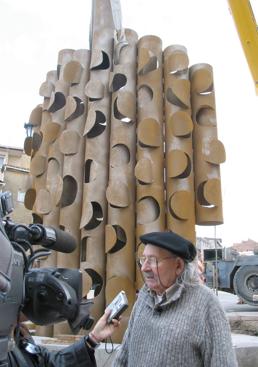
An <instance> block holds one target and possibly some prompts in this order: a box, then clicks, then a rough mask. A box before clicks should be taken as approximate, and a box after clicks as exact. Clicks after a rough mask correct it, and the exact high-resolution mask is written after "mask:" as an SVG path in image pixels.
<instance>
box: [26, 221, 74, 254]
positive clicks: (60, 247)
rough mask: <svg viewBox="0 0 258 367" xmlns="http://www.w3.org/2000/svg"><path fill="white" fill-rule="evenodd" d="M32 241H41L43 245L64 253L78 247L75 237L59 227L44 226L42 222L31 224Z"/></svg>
mask: <svg viewBox="0 0 258 367" xmlns="http://www.w3.org/2000/svg"><path fill="white" fill-rule="evenodd" d="M30 234H31V235H32V239H31V242H32V243H33V242H35V243H40V244H41V245H42V246H43V247H45V248H47V249H50V250H55V251H59V252H64V253H71V252H73V251H74V250H75V248H76V240H75V238H74V237H73V236H72V235H71V234H70V233H68V232H65V231H62V230H61V229H59V228H54V227H44V226H42V225H41V224H32V225H31V226H30Z"/></svg>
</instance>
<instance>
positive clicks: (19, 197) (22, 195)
mask: <svg viewBox="0 0 258 367" xmlns="http://www.w3.org/2000/svg"><path fill="white" fill-rule="evenodd" d="M24 198H25V192H24V191H18V193H17V201H18V202H19V203H24Z"/></svg>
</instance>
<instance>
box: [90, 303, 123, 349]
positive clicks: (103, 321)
mask: <svg viewBox="0 0 258 367" xmlns="http://www.w3.org/2000/svg"><path fill="white" fill-rule="evenodd" d="M110 313H111V310H110V309H106V310H105V313H104V315H103V316H102V317H101V318H100V319H99V321H98V322H97V323H96V325H95V326H94V328H93V330H92V331H91V332H90V334H89V335H90V337H91V338H92V339H93V340H95V341H96V342H97V343H100V342H101V341H102V340H104V339H106V338H108V337H109V336H111V335H112V334H113V332H114V331H115V329H116V328H118V327H119V326H120V321H119V320H116V319H113V320H112V322H111V323H108V321H107V320H108V317H109V315H110Z"/></svg>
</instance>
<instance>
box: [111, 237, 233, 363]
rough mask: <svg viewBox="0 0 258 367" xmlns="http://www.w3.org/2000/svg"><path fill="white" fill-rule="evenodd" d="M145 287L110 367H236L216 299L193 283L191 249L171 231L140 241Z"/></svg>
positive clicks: (226, 329)
mask: <svg viewBox="0 0 258 367" xmlns="http://www.w3.org/2000/svg"><path fill="white" fill-rule="evenodd" d="M141 241H142V243H143V244H144V245H145V247H144V252H143V256H141V257H140V258H139V264H140V266H141V271H142V274H143V277H144V279H145V285H144V286H143V288H142V289H141V290H140V292H139V296H138V299H137V301H136V303H135V305H134V308H133V311H132V314H131V317H130V321H129V324H128V329H127V331H126V333H125V336H124V340H123V343H122V346H121V348H120V350H119V352H118V355H117V357H116V359H115V361H114V364H113V367H118V366H128V367H136V366H139V367H145V366H146V367H147V366H151V367H161V366H162V367H165V366H169V367H189V366H191V367H235V366H237V362H236V358H235V354H234V351H233V349H232V344H231V335H230V329H229V325H228V322H227V319H226V317H225V314H224V312H223V310H222V308H221V306H220V304H219V302H218V299H217V298H216V296H215V295H214V294H213V293H212V291H211V290H209V289H208V288H207V287H205V286H203V285H201V284H200V283H199V281H198V274H197V273H196V275H195V272H194V271H193V269H196V267H195V266H192V264H191V261H192V260H193V259H194V257H195V255H196V250H195V247H194V245H193V244H192V243H191V242H189V241H187V240H186V239H184V238H182V237H181V236H179V235H177V234H176V233H173V232H153V233H148V234H145V235H143V236H141Z"/></svg>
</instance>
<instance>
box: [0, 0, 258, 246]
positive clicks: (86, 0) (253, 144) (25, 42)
mask: <svg viewBox="0 0 258 367" xmlns="http://www.w3.org/2000/svg"><path fill="white" fill-rule="evenodd" d="M121 6H122V21H123V26H124V27H127V28H132V29H134V30H135V31H136V32H137V33H138V35H139V37H141V36H143V35H148V34H154V35H157V36H159V37H161V38H162V40H163V45H164V48H165V47H167V46H168V45H171V44H182V45H184V46H185V47H186V48H187V50H188V56H189V59H190V64H191V65H193V64H195V63H199V62H205V63H209V64H211V65H212V66H213V69H214V82H215V93H216V106H217V122H218V135H219V139H220V140H221V141H222V142H223V143H224V145H225V148H226V153H227V161H226V163H224V164H223V165H221V177H222V188H223V207H224V222H225V224H223V225H220V226H217V228H216V230H215V228H214V227H207V228H200V227H197V235H206V236H209V237H213V236H214V233H215V231H216V235H217V237H221V238H223V242H224V244H225V245H231V244H232V243H233V242H239V241H242V240H247V239H248V238H251V239H253V240H256V241H258V224H257V223H258V179H257V178H258V97H257V96H256V94H255V88H254V83H253V80H252V78H251V74H250V71H249V68H248V65H247V62H246V59H245V56H244V53H243V50H242V47H241V44H240V41H239V38H238V34H237V31H236V28H235V25H234V22H233V18H232V16H231V14H230V11H229V7H228V3H227V0H162V1H161V0H160V1H156V0H121ZM90 16H91V0H73V1H67V0H62V1H61V0H54V1H53V0H44V1H37V0H23V1H21V0H0V44H1V47H0V58H1V68H0V96H1V119H2V121H1V127H2V128H1V133H0V144H1V145H8V146H16V147H17V146H18V147H22V146H23V141H24V138H25V131H24V129H23V124H24V122H26V121H27V120H28V117H29V115H30V112H31V110H32V109H33V108H34V107H35V106H36V105H37V104H39V103H42V98H41V97H40V96H39V94H38V90H39V87H40V85H41V83H42V82H43V81H44V80H45V76H46V73H47V72H48V71H49V70H53V69H56V64H57V55H58V51H59V50H61V49H63V48H73V49H79V48H88V38H89V23H90Z"/></svg>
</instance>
